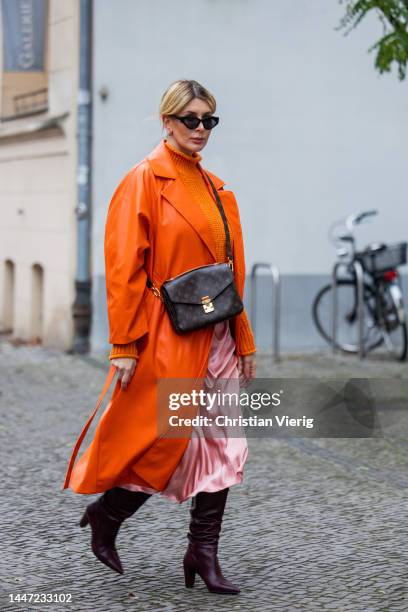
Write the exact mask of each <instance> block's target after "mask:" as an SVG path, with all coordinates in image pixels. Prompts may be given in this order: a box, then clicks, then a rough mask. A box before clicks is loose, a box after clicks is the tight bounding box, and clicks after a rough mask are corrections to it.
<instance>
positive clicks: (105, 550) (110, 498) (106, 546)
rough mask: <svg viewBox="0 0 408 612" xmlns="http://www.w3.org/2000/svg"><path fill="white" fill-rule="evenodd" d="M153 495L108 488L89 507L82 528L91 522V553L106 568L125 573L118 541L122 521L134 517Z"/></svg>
mask: <svg viewBox="0 0 408 612" xmlns="http://www.w3.org/2000/svg"><path fill="white" fill-rule="evenodd" d="M149 497H151V494H149V493H144V492H143V491H129V490H128V489H122V488H120V487H114V488H113V489H109V491H106V492H105V493H104V494H103V495H101V496H100V497H98V499H97V500H96V501H94V502H92V503H91V504H89V506H87V508H86V510H85V513H84V515H83V516H82V518H81V520H80V523H79V525H80V527H85V526H86V525H88V523H90V525H91V529H92V540H91V546H92V552H93V553H94V555H95V556H96V557H97V558H98V559H99V560H100V561H102V563H104V564H105V565H107V566H108V567H110V568H111V569H113V570H114V571H115V572H118V573H119V574H123V567H122V563H121V561H120V559H119V555H118V553H117V550H116V547H115V539H116V536H117V534H118V531H119V528H120V526H121V524H122V523H123V521H124V520H125V519H127V518H129V517H130V516H132V515H133V514H134V513H135V512H136V510H138V509H139V508H140V506H142V505H143V504H144V503H145V501H147V500H148V499H149Z"/></svg>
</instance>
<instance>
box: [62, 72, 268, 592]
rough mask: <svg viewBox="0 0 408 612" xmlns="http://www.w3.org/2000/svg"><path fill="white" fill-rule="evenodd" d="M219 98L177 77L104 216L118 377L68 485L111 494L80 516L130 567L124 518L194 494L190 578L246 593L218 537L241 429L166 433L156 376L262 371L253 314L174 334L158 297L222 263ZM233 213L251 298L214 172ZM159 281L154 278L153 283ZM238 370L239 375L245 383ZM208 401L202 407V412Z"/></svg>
mask: <svg viewBox="0 0 408 612" xmlns="http://www.w3.org/2000/svg"><path fill="white" fill-rule="evenodd" d="M215 109H216V102H215V99H214V97H213V96H212V94H211V93H210V92H209V91H208V90H207V89H205V88H204V87H203V86H202V85H200V84H199V83H197V82H196V81H187V80H182V81H176V82H175V83H173V84H172V85H171V86H170V87H169V88H168V89H167V91H166V92H165V93H164V95H163V97H162V100H161V105H160V114H161V118H162V121H163V127H164V128H165V129H166V131H167V135H166V138H164V139H163V140H162V141H161V142H160V143H159V144H158V145H157V146H156V148H155V149H154V150H153V151H152V152H151V153H150V155H148V156H147V157H146V158H145V159H143V160H142V161H141V162H139V163H138V164H137V165H136V166H134V167H133V168H132V169H131V170H130V171H129V172H128V174H127V175H126V176H125V177H124V178H123V180H122V181H121V183H120V184H119V186H118V187H117V189H116V191H115V193H114V195H113V197H112V200H111V203H110V206H109V210H108V214H107V219H106V229H105V266H106V288H107V307H108V319H109V334H110V335H109V342H110V343H112V345H113V346H112V350H111V353H110V355H109V358H110V360H111V364H112V366H111V371H110V378H108V379H107V381H106V383H105V388H104V390H103V392H102V394H101V397H100V398H99V400H98V404H97V406H96V408H95V411H94V413H93V414H92V415H91V417H90V419H89V420H88V423H87V424H86V426H85V428H84V430H83V431H82V434H81V436H80V438H79V439H78V442H77V444H76V447H75V449H74V452H73V453H72V455H71V459H70V464H69V467H68V471H67V475H66V479H65V483H64V487H63V488H67V487H70V488H71V489H72V490H74V491H75V492H76V493H85V494H90V493H98V492H104V493H103V495H101V496H100V497H99V498H98V499H97V500H96V501H95V502H93V503H91V504H90V505H88V507H87V508H86V510H85V513H84V515H83V517H82V519H81V521H80V525H81V527H85V526H86V525H87V524H90V527H91V529H92V550H93V552H94V554H95V555H96V557H97V558H98V559H99V560H100V561H102V562H103V563H105V564H106V565H107V566H109V567H110V568H112V569H113V570H115V571H117V572H119V573H123V568H122V565H121V562H120V559H119V556H118V554H117V551H116V548H115V538H116V535H117V533H118V531H119V527H120V525H121V523H122V522H123V521H124V520H125V519H126V518H129V517H130V516H132V515H133V514H134V513H135V512H136V510H138V509H139V508H140V506H142V504H144V503H145V502H146V501H147V500H148V499H149V498H150V497H151V496H152V495H153V494H154V493H157V492H160V493H161V494H162V495H164V496H166V497H168V498H169V499H172V500H174V501H177V502H179V503H182V502H183V501H185V500H187V499H189V498H191V499H192V505H191V510H190V514H191V522H190V529H189V532H188V535H187V537H188V549H187V552H186V554H185V556H184V559H183V567H184V573H185V584H186V586H187V587H192V586H193V584H194V578H195V575H196V573H198V574H199V575H200V576H201V577H202V579H203V580H204V582H205V584H206V585H207V588H208V589H209V590H210V591H211V592H216V593H239V591H240V589H239V588H238V587H237V586H235V585H233V584H232V583H231V582H229V581H228V580H226V579H225V578H224V576H223V575H222V572H221V569H220V566H219V562H218V558H217V550H218V539H219V534H220V530H221V522H222V518H223V514H224V509H225V504H226V499H227V495H228V491H229V487H230V486H231V485H233V484H235V483H238V482H241V480H242V474H243V465H244V463H245V461H246V458H247V452H248V449H247V444H246V438H245V435H244V434H243V435H241V436H240V437H238V438H237V437H235V438H230V437H228V436H225V437H219V436H211V435H210V436H202V435H197V432H198V429H193V430H192V432H191V435H190V436H189V437H178V438H174V437H173V438H172V437H171V436H164V435H158V431H157V422H158V419H157V414H156V400H157V393H158V381H160V380H166V379H172V378H176V379H187V380H197V379H198V378H200V377H205V384H204V386H205V388H207V389H208V388H212V387H213V386H214V382H215V381H216V380H217V379H221V380H222V381H223V383H224V387H223V388H226V387H228V386H229V385H232V386H233V387H234V388H235V389H236V388H237V385H238V390H239V382H241V383H242V384H244V385H246V384H247V383H248V382H249V381H250V380H251V379H252V378H254V376H255V357H254V353H255V352H256V347H255V343H254V338H253V334H252V331H251V327H250V324H249V322H248V318H247V315H246V312H245V310H244V311H242V312H241V313H240V314H239V315H237V316H235V317H233V318H232V319H229V320H224V321H221V322H219V323H216V324H215V325H211V326H207V327H205V328H201V329H197V330H194V331H193V332H189V333H187V334H177V333H176V332H175V331H174V329H173V327H172V324H171V321H170V318H169V316H168V313H167V311H166V310H165V307H164V304H163V302H162V300H161V299H160V291H159V289H160V286H161V284H162V283H163V282H164V281H165V280H167V279H169V278H172V277H174V276H176V275H178V274H181V273H182V272H184V271H186V270H189V269H191V268H195V267H199V266H203V265H206V264H210V263H214V262H223V261H226V248H225V243H226V239H225V229H224V225H223V222H222V218H221V215H220V213H219V210H218V207H217V205H216V200H215V197H214V194H213V193H212V191H211V187H210V185H209V181H208V178H207V176H206V175H205V171H204V170H203V168H202V166H201V164H200V161H201V156H200V155H199V151H201V150H202V149H203V148H204V147H205V145H206V144H207V141H208V138H209V136H210V134H211V129H212V128H213V127H215V125H216V124H217V123H218V118H216V117H214V112H215ZM207 174H208V176H209V177H210V179H211V181H212V182H213V184H214V185H215V188H216V189H217V192H218V195H219V197H220V199H221V202H222V205H223V208H224V212H225V215H226V218H227V223H228V227H229V230H230V235H231V243H232V250H233V258H234V280H235V285H236V288H237V291H238V293H239V294H240V296H241V299H243V293H244V282H245V261H244V247H243V240H242V230H241V224H240V218H239V212H238V207H237V204H236V200H235V197H234V195H233V193H232V192H231V191H227V190H224V189H223V185H224V182H223V181H222V180H221V179H219V178H218V177H217V176H215V175H214V174H212V173H210V172H207ZM148 279H150V280H151V282H152V284H153V286H150V285H149V286H148V285H147V281H148ZM113 371H117V372H118V379H117V381H116V386H115V388H114V391H113V394H112V397H111V400H110V402H109V404H108V406H107V408H106V409H105V411H104V413H103V415H102V417H101V419H100V422H99V423H98V425H97V428H96V431H95V434H94V437H93V440H92V442H91V444H90V445H89V447H88V448H87V449H86V450H85V452H84V453H83V455H82V456H81V457H80V459H79V460H78V462H77V463H76V465H75V466H74V461H75V456H76V454H77V452H78V449H79V445H80V443H81V442H82V439H83V437H84V435H85V433H86V431H87V429H88V427H89V425H90V422H91V420H92V419H93V417H94V416H95V413H96V411H97V409H98V407H99V405H100V402H101V399H102V397H103V394H104V393H105V391H106V390H107V387H108V386H109V384H110V381H111V380H112V377H113V376H112V374H113ZM238 378H239V380H238ZM202 409H203V407H201V408H200V410H202Z"/></svg>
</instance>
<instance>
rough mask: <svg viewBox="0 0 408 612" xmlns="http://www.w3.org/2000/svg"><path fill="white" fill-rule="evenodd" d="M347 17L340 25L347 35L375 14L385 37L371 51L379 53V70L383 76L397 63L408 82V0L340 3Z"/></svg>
mask: <svg viewBox="0 0 408 612" xmlns="http://www.w3.org/2000/svg"><path fill="white" fill-rule="evenodd" d="M340 3H341V4H346V14H345V15H344V17H343V18H342V20H341V22H340V26H339V28H340V29H345V30H346V32H345V34H349V32H350V31H351V30H353V29H354V28H356V27H357V26H358V24H359V23H360V22H361V20H362V19H364V17H366V15H368V13H370V12H371V11H374V12H375V13H376V14H377V15H378V17H379V19H380V21H381V23H382V26H383V36H382V38H381V39H380V40H379V41H377V42H376V43H375V44H374V45H373V46H372V47H370V48H369V52H371V51H376V52H377V54H376V58H375V67H376V69H377V70H378V71H379V72H380V74H382V73H383V72H390V71H391V68H392V64H393V62H395V63H396V64H397V67H398V76H399V79H400V80H401V81H402V80H403V79H405V76H406V70H407V62H408V0H356V1H351V0H340Z"/></svg>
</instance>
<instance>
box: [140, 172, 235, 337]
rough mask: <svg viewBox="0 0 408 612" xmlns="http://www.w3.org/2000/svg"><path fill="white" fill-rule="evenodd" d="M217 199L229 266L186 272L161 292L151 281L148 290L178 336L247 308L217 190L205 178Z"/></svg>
mask: <svg viewBox="0 0 408 612" xmlns="http://www.w3.org/2000/svg"><path fill="white" fill-rule="evenodd" d="M206 176H207V178H208V180H209V182H210V185H211V187H212V190H213V192H214V195H215V199H216V202H217V206H218V209H219V211H220V214H221V217H222V220H223V223H224V229H225V237H226V249H227V262H224V263H212V264H208V265H206V266H200V267H198V268H192V269H191V270H187V271H186V272H183V273H182V274H179V275H178V276H174V277H173V278H170V279H168V280H167V281H165V282H164V283H163V284H162V286H161V289H160V291H159V290H158V289H157V287H155V286H154V285H153V283H152V281H151V280H150V279H149V278H148V280H147V286H148V287H150V288H152V289H153V292H154V293H155V294H156V295H158V297H160V298H161V299H162V301H163V303H164V305H165V307H166V310H167V312H168V314H169V316H170V320H171V322H172V324H173V327H174V329H175V331H176V332H177V333H179V334H182V333H186V332H190V331H193V330H194V329H200V328H202V327H207V326H208V325H213V324H215V323H218V322H219V321H223V320H224V319H231V318H232V317H235V316H236V315H237V314H239V313H240V312H242V311H243V309H244V305H243V303H242V300H241V298H240V296H239V293H238V291H237V289H236V286H235V282H234V273H233V270H234V266H233V257H232V250H231V240H230V233H229V228H228V224H227V220H226V217H225V213H224V209H223V207H222V204H221V200H220V198H219V195H218V193H217V190H216V188H215V187H214V184H213V182H212V180H211V179H210V177H209V176H208V174H206Z"/></svg>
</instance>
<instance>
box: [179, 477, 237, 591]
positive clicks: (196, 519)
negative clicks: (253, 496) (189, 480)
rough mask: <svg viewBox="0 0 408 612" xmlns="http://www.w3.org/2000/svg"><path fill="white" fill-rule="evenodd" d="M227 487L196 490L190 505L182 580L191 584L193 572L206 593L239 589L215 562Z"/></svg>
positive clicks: (193, 579) (186, 584)
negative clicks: (199, 578) (197, 576)
mask: <svg viewBox="0 0 408 612" xmlns="http://www.w3.org/2000/svg"><path fill="white" fill-rule="evenodd" d="M228 491H229V489H228V488H227V489H223V490H222V491H216V492H215V493H207V492H205V491H202V492H200V493H198V494H197V495H196V496H195V497H194V498H193V499H192V504H191V510H190V515H191V521H190V529H189V532H188V534H187V538H188V541H189V543H188V548H187V551H186V553H185V555H184V558H183V569H184V581H185V586H186V587H187V588H191V587H193V586H194V582H195V577H196V574H198V575H199V576H200V577H201V578H202V580H203V581H204V583H205V585H206V587H207V589H208V590H209V591H210V593H222V594H230V595H237V594H238V593H240V591H241V589H240V588H239V587H238V586H237V585H235V584H233V583H232V582H230V581H229V580H227V579H226V578H225V576H224V575H223V573H222V570H221V567H220V564H219V561H218V556H217V554H218V541H219V535H220V531H221V524H222V518H223V514H224V510H225V504H226V500H227V495H228Z"/></svg>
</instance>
